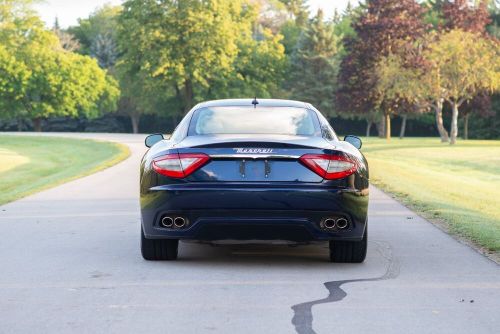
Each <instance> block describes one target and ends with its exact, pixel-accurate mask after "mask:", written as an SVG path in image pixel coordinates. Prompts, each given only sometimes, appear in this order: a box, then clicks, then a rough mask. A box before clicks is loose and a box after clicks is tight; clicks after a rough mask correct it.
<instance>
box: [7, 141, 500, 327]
mask: <svg viewBox="0 0 500 334" xmlns="http://www.w3.org/2000/svg"><path fill="white" fill-rule="evenodd" d="M72 136H80V137H92V138H100V139H107V140H116V141H120V142H122V143H125V144H127V145H129V147H130V148H131V150H132V156H131V158H129V159H128V160H126V161H124V162H122V163H120V164H119V165H117V166H115V167H113V168H110V169H107V170H105V171H102V172H99V173H97V174H94V175H91V176H89V177H85V178H83V179H79V180H76V181H73V182H70V183H67V184H64V185H62V186H60V187H57V188H54V189H52V190H48V191H44V192H42V193H39V194H36V195H34V196H31V197H28V198H25V199H22V200H19V201H17V202H14V203H11V204H8V205H5V206H2V207H0V333H146V332H147V333H295V332H297V333H327V334H332V333H361V332H364V333H405V334H409V333H467V334H470V333H498V330H499V328H500V266H498V265H496V264H495V263H493V262H491V261H490V260H488V259H486V258H485V257H483V256H482V255H480V254H478V253H477V252H475V251H474V250H472V249H470V248H469V247H467V246H465V245H462V244H460V243H459V242H457V241H456V240H454V239H453V238H451V237H450V236H448V235H447V234H445V233H443V232H442V231H440V230H439V229H437V228H436V227H434V226H433V225H431V224H430V223H428V222H426V221H425V220H424V219H422V218H420V217H418V216H417V215H416V214H414V213H413V212H411V211H410V210H408V209H406V208H405V207H403V206H402V205H400V204H398V203H397V202H396V201H394V200H393V199H391V198H390V197H388V196H387V195H385V194H383V193H382V192H380V191H379V190H377V189H375V188H372V190H371V207H370V242H369V254H368V258H367V261H366V262H365V263H364V264H360V265H359V264H331V263H329V262H327V257H328V256H327V254H328V249H327V247H326V245H325V246H321V245H320V246H303V247H295V248H292V247H286V246H224V247H211V246H207V245H198V244H183V243H181V245H180V250H179V251H180V260H179V261H178V262H171V263H165V262H157V263H155V262H146V261H144V260H142V258H141V255H140V252H139V212H138V210H139V207H138V164H139V161H140V158H141V156H142V154H143V153H144V151H145V148H144V146H143V144H142V143H143V139H144V136H134V135H97V134H96V135H90V134H86V135H83V134H82V135H72ZM34 140H36V139H35V138H34Z"/></svg>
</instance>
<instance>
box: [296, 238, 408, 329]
mask: <svg viewBox="0 0 500 334" xmlns="http://www.w3.org/2000/svg"><path fill="white" fill-rule="evenodd" d="M378 251H379V252H380V254H381V255H382V256H383V257H384V258H385V259H386V260H387V262H388V265H387V269H386V271H385V273H384V275H382V276H380V277H375V278H361V279H352V280H343V281H331V282H326V283H324V285H325V287H326V288H327V289H328V291H329V292H330V294H329V295H328V297H326V298H323V299H318V300H313V301H310V302H306V303H302V304H297V305H294V306H292V310H293V312H294V316H293V319H292V324H293V325H294V326H295V331H296V332H297V333H298V334H316V332H315V331H314V329H313V326H312V324H313V314H312V307H313V306H315V305H319V304H326V303H334V302H338V301H341V300H342V299H344V298H345V297H346V296H347V293H346V292H345V291H344V290H343V289H342V288H341V286H342V285H344V284H348V283H359V282H376V281H384V280H388V279H393V278H396V277H397V276H398V275H399V262H398V261H397V260H396V259H395V258H394V257H393V254H392V249H391V247H390V246H389V245H379V247H378Z"/></svg>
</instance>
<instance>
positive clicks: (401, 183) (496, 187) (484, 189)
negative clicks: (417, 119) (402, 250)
mask: <svg viewBox="0 0 500 334" xmlns="http://www.w3.org/2000/svg"><path fill="white" fill-rule="evenodd" d="M362 151H363V152H364V154H365V155H366V157H367V159H368V163H369V165H370V178H371V182H372V183H373V184H375V185H377V186H379V187H381V188H382V189H384V190H385V191H387V192H390V193H392V194H394V195H396V197H397V198H398V199H400V200H401V201H402V202H404V203H406V204H408V205H409V206H410V207H412V208H413V209H415V210H416V211H418V212H419V213H421V214H422V215H423V216H425V217H427V218H431V219H433V218H434V219H438V220H439V221H443V222H445V224H446V225H447V226H448V228H449V230H450V231H451V232H452V233H456V234H458V235H461V236H463V237H466V238H468V239H469V240H472V241H473V242H475V243H476V244H478V245H480V246H481V247H484V248H486V249H488V250H490V251H493V252H497V254H498V252H500V199H499V198H500V141H498V140H497V141H479V140H470V141H459V142H458V144H457V145H455V146H450V145H447V144H441V143H440V142H439V139H436V138H407V139H403V140H400V139H392V141H391V142H390V143H387V141H385V140H382V139H373V138H369V139H365V140H364V147H363V148H362Z"/></svg>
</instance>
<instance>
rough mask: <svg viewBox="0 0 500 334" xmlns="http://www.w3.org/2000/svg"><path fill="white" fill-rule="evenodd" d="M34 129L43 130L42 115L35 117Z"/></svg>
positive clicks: (36, 130)
mask: <svg viewBox="0 0 500 334" xmlns="http://www.w3.org/2000/svg"><path fill="white" fill-rule="evenodd" d="M33 130H35V132H42V119H41V118H40V117H36V118H33Z"/></svg>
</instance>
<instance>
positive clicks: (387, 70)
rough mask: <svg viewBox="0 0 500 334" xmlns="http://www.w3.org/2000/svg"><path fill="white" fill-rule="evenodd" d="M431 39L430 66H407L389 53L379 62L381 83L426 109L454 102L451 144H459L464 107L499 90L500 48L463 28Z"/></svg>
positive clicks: (425, 53)
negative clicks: (461, 112) (458, 136)
mask: <svg viewBox="0 0 500 334" xmlns="http://www.w3.org/2000/svg"><path fill="white" fill-rule="evenodd" d="M428 40H429V41H430V42H429V45H428V46H427V48H426V49H425V50H424V51H423V58H424V60H425V62H426V65H427V66H426V67H421V68H409V67H405V65H404V63H403V62H402V60H401V58H399V57H398V56H396V55H389V56H388V57H385V58H383V59H382V61H381V62H380V63H379V64H378V67H377V68H378V76H379V78H381V80H380V81H379V85H380V86H381V89H384V90H385V93H386V94H388V95H389V96H390V97H394V96H401V97H403V98H405V99H407V100H410V101H413V102H415V104H416V105H419V106H421V107H422V108H425V107H433V108H435V109H436V111H437V110H439V111H442V105H443V102H444V101H447V102H448V103H450V105H451V107H452V122H451V130H450V135H451V140H450V143H451V144H455V142H456V138H457V134H458V114H459V108H460V106H461V105H462V104H464V103H466V102H467V101H470V100H472V99H473V98H474V97H475V96H476V95H478V94H480V93H484V92H490V93H491V92H495V91H498V89H499V85H500V57H499V54H500V47H499V44H498V42H497V41H494V40H491V39H486V38H483V37H481V36H480V35H477V34H474V33H470V32H465V31H462V30H452V31H450V32H446V33H442V34H432V35H431V37H429V38H428ZM436 115H438V113H436ZM436 117H437V116H436Z"/></svg>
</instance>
